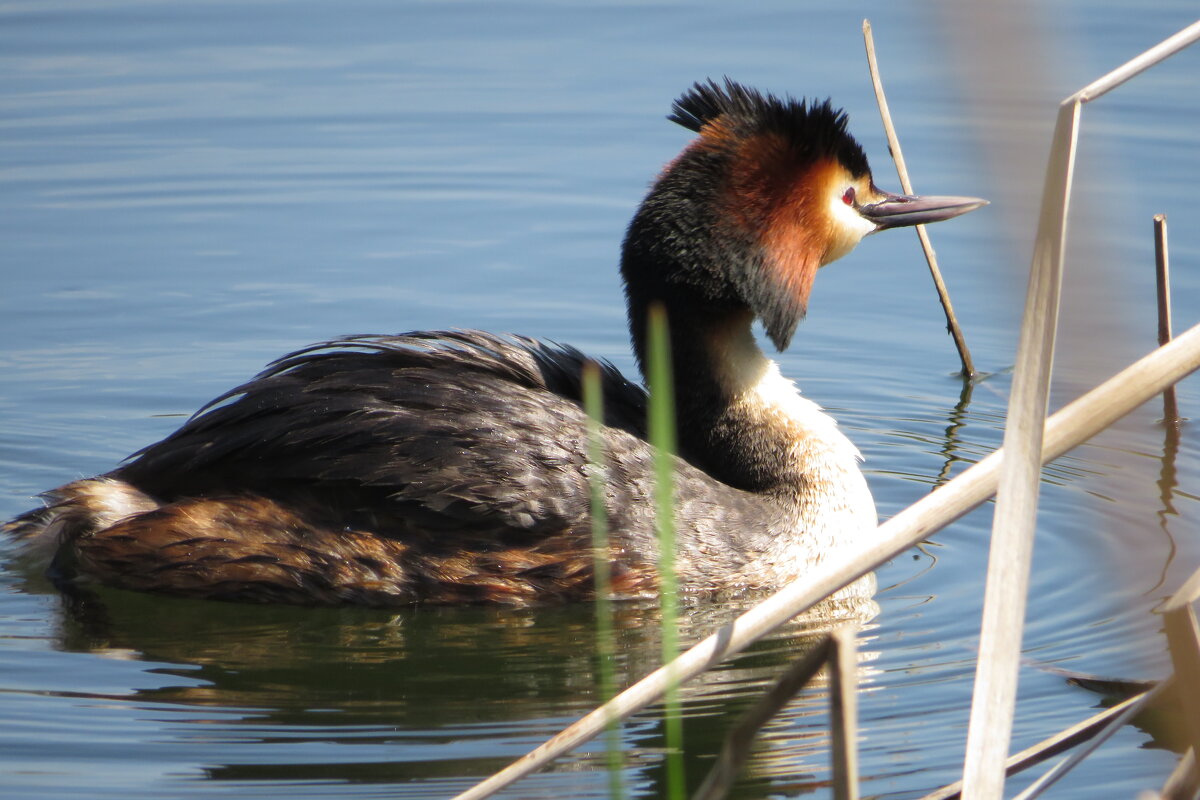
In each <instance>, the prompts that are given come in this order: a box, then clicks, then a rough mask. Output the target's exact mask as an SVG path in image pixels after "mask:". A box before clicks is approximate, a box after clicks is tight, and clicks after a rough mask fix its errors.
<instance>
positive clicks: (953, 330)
mask: <svg viewBox="0 0 1200 800" xmlns="http://www.w3.org/2000/svg"><path fill="white" fill-rule="evenodd" d="M863 39H864V40H865V42H866V45H867V65H868V66H869V67H870V69H871V84H872V85H873V86H874V87H875V100H876V102H877V103H878V104H879V116H880V117H882V118H883V130H884V132H885V133H887V140H888V149H889V150H891V153H892V160H893V161H894V162H896V174H897V175H899V177H900V188H901V189H903V190H904V193H905V194H912V193H913V187H912V181H910V180H909V178H908V167H907V166H906V165H905V163H904V153H903V151H901V149H900V137H898V136H897V135H896V128H895V126H894V125H893V124H892V112H891V111H889V110H888V103H887V97H886V96H884V93H883V81H881V80H880V78H879V64H878V63H877V62H876V60H875V37H874V36H873V35H872V33H871V21H870V20H866V19H864V20H863ZM916 231H917V239H919V240H920V242H921V250H922V251H923V252H924V253H925V263H927V264H928V265H929V275H930V277H932V278H933V285H934V288H936V289H937V293H938V300H940V301H941V303H942V311H943V312H944V313H945V314H946V330H947V331H948V332H949V333H950V336H951V337H953V338H954V346H955V347H956V348H958V357H959V360H961V361H962V374H963V375H965V376H966V377H968V378H970V377H972V376H973V375H974V374H975V364H974V362H973V361H971V351H970V350H969V349H967V340H966V338H965V337H964V336H963V332H962V328H960V327H959V325H958V318H957V317H956V316H955V315H954V306H953V305H952V304H951V302H950V292H949V290H948V289H946V282H945V281H943V280H942V271H941V270H940V269H938V262H937V254H936V253H935V252H933V244H932V243H931V242H930V241H929V232H928V231H926V230H925V226H924V225H917V226H916Z"/></svg>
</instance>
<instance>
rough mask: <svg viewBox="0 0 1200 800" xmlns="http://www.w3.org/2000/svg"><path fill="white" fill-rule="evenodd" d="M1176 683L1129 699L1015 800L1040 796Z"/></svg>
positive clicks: (1028, 799)
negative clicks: (1120, 709)
mask: <svg viewBox="0 0 1200 800" xmlns="http://www.w3.org/2000/svg"><path fill="white" fill-rule="evenodd" d="M1176 683H1178V681H1174V680H1170V681H1163V682H1162V683H1160V684H1159V685H1158V686H1155V687H1154V688H1153V689H1151V690H1150V691H1148V692H1145V693H1144V694H1141V695H1138V696H1137V697H1133V698H1130V700H1129V701H1128V702H1129V705H1128V706H1126V707H1125V710H1124V711H1122V712H1121V713H1120V714H1118V715H1116V716H1115V717H1113V718H1112V719H1110V720H1109V721H1108V722H1107V723H1106V724H1105V725H1104V727H1103V728H1102V729H1101V730H1100V731H1099V732H1097V733H1096V734H1095V735H1094V736H1093V737H1092V738H1091V739H1090V740H1089V741H1088V742H1087V743H1086V744H1085V745H1084V746H1083V747H1080V748H1079V749H1078V750H1076V751H1075V752H1073V753H1071V755H1069V756H1067V757H1066V758H1064V759H1063V760H1062V761H1060V762H1058V763H1057V764H1055V765H1054V766H1053V767H1051V768H1050V769H1049V770H1047V771H1046V772H1045V774H1043V775H1042V776H1041V777H1040V778H1038V779H1037V780H1036V781H1034V782H1033V783H1031V784H1030V785H1029V786H1028V787H1026V789H1025V791H1023V792H1021V793H1020V794H1019V795H1017V796H1016V797H1014V798H1013V800H1034V798H1036V797H1040V796H1041V795H1042V793H1043V792H1045V791H1046V790H1047V789H1049V788H1050V787H1051V786H1053V785H1054V784H1055V783H1057V782H1058V780H1059V778H1062V777H1063V776H1064V775H1066V774H1067V773H1068V772H1070V771H1071V770H1073V769H1074V768H1075V767H1076V766H1077V765H1078V764H1079V762H1081V761H1083V759H1085V758H1087V757H1088V756H1089V755H1091V754H1092V753H1093V752H1095V750H1096V748H1098V747H1099V746H1100V745H1102V744H1104V743H1105V742H1106V741H1108V739H1109V737H1110V736H1112V735H1113V734H1114V733H1116V732H1117V731H1118V730H1120V728H1121V727H1122V726H1123V725H1125V723H1127V722H1128V721H1129V720H1131V719H1133V718H1134V717H1135V716H1136V715H1137V714H1139V713H1140V712H1141V711H1142V710H1143V709H1145V708H1146V707H1147V706H1149V705H1150V703H1151V702H1153V701H1154V700H1155V699H1157V698H1158V697H1159V696H1160V695H1163V694H1165V693H1166V692H1168V691H1170V689H1171V687H1172V686H1173V685H1175V684H1176ZM964 794H965V793H964ZM966 796H967V797H974V796H973V795H969V794H968V795H966Z"/></svg>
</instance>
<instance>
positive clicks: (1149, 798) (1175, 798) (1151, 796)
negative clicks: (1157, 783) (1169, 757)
mask: <svg viewBox="0 0 1200 800" xmlns="http://www.w3.org/2000/svg"><path fill="white" fill-rule="evenodd" d="M1197 795H1200V768H1197V766H1196V751H1194V750H1192V749H1191V748H1188V751H1187V752H1186V753H1184V754H1183V758H1181V759H1179V764H1178V765H1177V766H1176V767H1175V769H1174V771H1172V772H1171V775H1170V777H1168V778H1167V782H1166V783H1164V784H1163V788H1162V791H1160V792H1159V793H1158V794H1155V793H1154V792H1142V793H1141V794H1139V795H1138V800H1195V798H1196V796H1197Z"/></svg>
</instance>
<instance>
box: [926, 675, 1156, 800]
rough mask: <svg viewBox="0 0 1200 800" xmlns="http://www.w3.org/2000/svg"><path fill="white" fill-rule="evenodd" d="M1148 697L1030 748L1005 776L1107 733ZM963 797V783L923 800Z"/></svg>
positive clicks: (1142, 695)
mask: <svg viewBox="0 0 1200 800" xmlns="http://www.w3.org/2000/svg"><path fill="white" fill-rule="evenodd" d="M1148 694H1149V691H1145V692H1142V693H1140V694H1138V695H1135V696H1134V697H1130V698H1129V699H1128V700H1123V701H1122V702H1120V703H1118V704H1117V705H1115V706H1113V707H1112V708H1106V709H1104V710H1103V711H1101V712H1099V713H1098V714H1094V715H1092V716H1090V717H1088V718H1087V719H1085V720H1083V721H1082V722H1077V723H1075V724H1074V725H1072V726H1071V727H1069V728H1067V729H1065V730H1062V731H1059V732H1058V733H1056V734H1054V735H1053V736H1050V737H1048V738H1046V739H1043V740H1042V741H1040V742H1038V743H1037V744H1035V745H1033V746H1032V747H1027V748H1025V749H1024V750H1022V751H1021V752H1019V753H1017V754H1016V755H1013V756H1010V757H1009V758H1008V760H1007V761H1006V762H1005V763H1004V770H1005V774H1006V775H1016V774H1017V773H1019V772H1023V771H1024V770H1026V769H1028V768H1030V767H1032V766H1034V765H1036V764H1040V763H1042V762H1043V761H1045V760H1046V759H1048V758H1053V757H1054V756H1056V755H1058V754H1059V753H1061V752H1063V751H1064V750H1068V749H1070V748H1072V747H1075V746H1076V745H1078V744H1082V743H1083V742H1086V741H1087V740H1089V739H1091V738H1092V737H1093V736H1095V735H1096V734H1097V733H1100V732H1101V731H1103V730H1104V729H1105V728H1106V727H1107V726H1108V724H1109V722H1110V721H1111V720H1112V719H1113V718H1114V717H1117V716H1120V715H1121V714H1123V713H1125V710H1126V709H1128V708H1129V707H1130V706H1131V705H1134V704H1135V703H1136V704H1138V707H1139V708H1141V707H1142V703H1143V702H1144V701H1145V700H1146V695H1148ZM961 796H962V781H955V782H954V783H951V784H949V785H947V786H943V787H942V788H940V789H937V790H935V791H932V792H930V793H929V794H927V795H924V796H922V797H921V798H920V799H919V800H955V799H956V798H958V797H961Z"/></svg>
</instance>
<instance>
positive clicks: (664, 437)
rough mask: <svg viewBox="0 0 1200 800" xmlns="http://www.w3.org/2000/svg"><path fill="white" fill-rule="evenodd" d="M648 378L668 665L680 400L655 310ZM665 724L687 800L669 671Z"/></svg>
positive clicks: (675, 686)
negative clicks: (678, 401) (676, 444)
mask: <svg viewBox="0 0 1200 800" xmlns="http://www.w3.org/2000/svg"><path fill="white" fill-rule="evenodd" d="M647 322H648V325H649V327H648V330H647V333H648V336H647V358H646V372H647V379H648V380H647V382H648V383H649V389H650V400H649V403H650V408H649V426H648V427H649V436H650V444H651V445H652V446H653V448H654V520H655V527H656V528H657V533H658V595H659V608H660V609H661V613H662V659H663V663H664V664H667V665H670V664H674V663H675V658H676V656H678V655H679V626H678V619H679V586H678V582H677V581H676V579H675V450H676V447H675V396H674V384H673V382H672V375H671V344H670V340H669V333H668V331H667V312H666V309H664V308H663V307H662V306H661V305H658V304H655V305H653V306H652V307H651V308H650V318H649V320H648V321H647ZM663 724H664V727H665V729H666V730H665V733H666V742H667V796H668V797H669V798H671V799H672V800H682V798H683V797H684V793H685V791H686V789H685V786H684V773H683V714H682V706H681V703H680V701H679V677H678V675H676V674H675V672H674V668H673V667H668V671H667V687H666V704H665V706H664V708H663Z"/></svg>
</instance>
